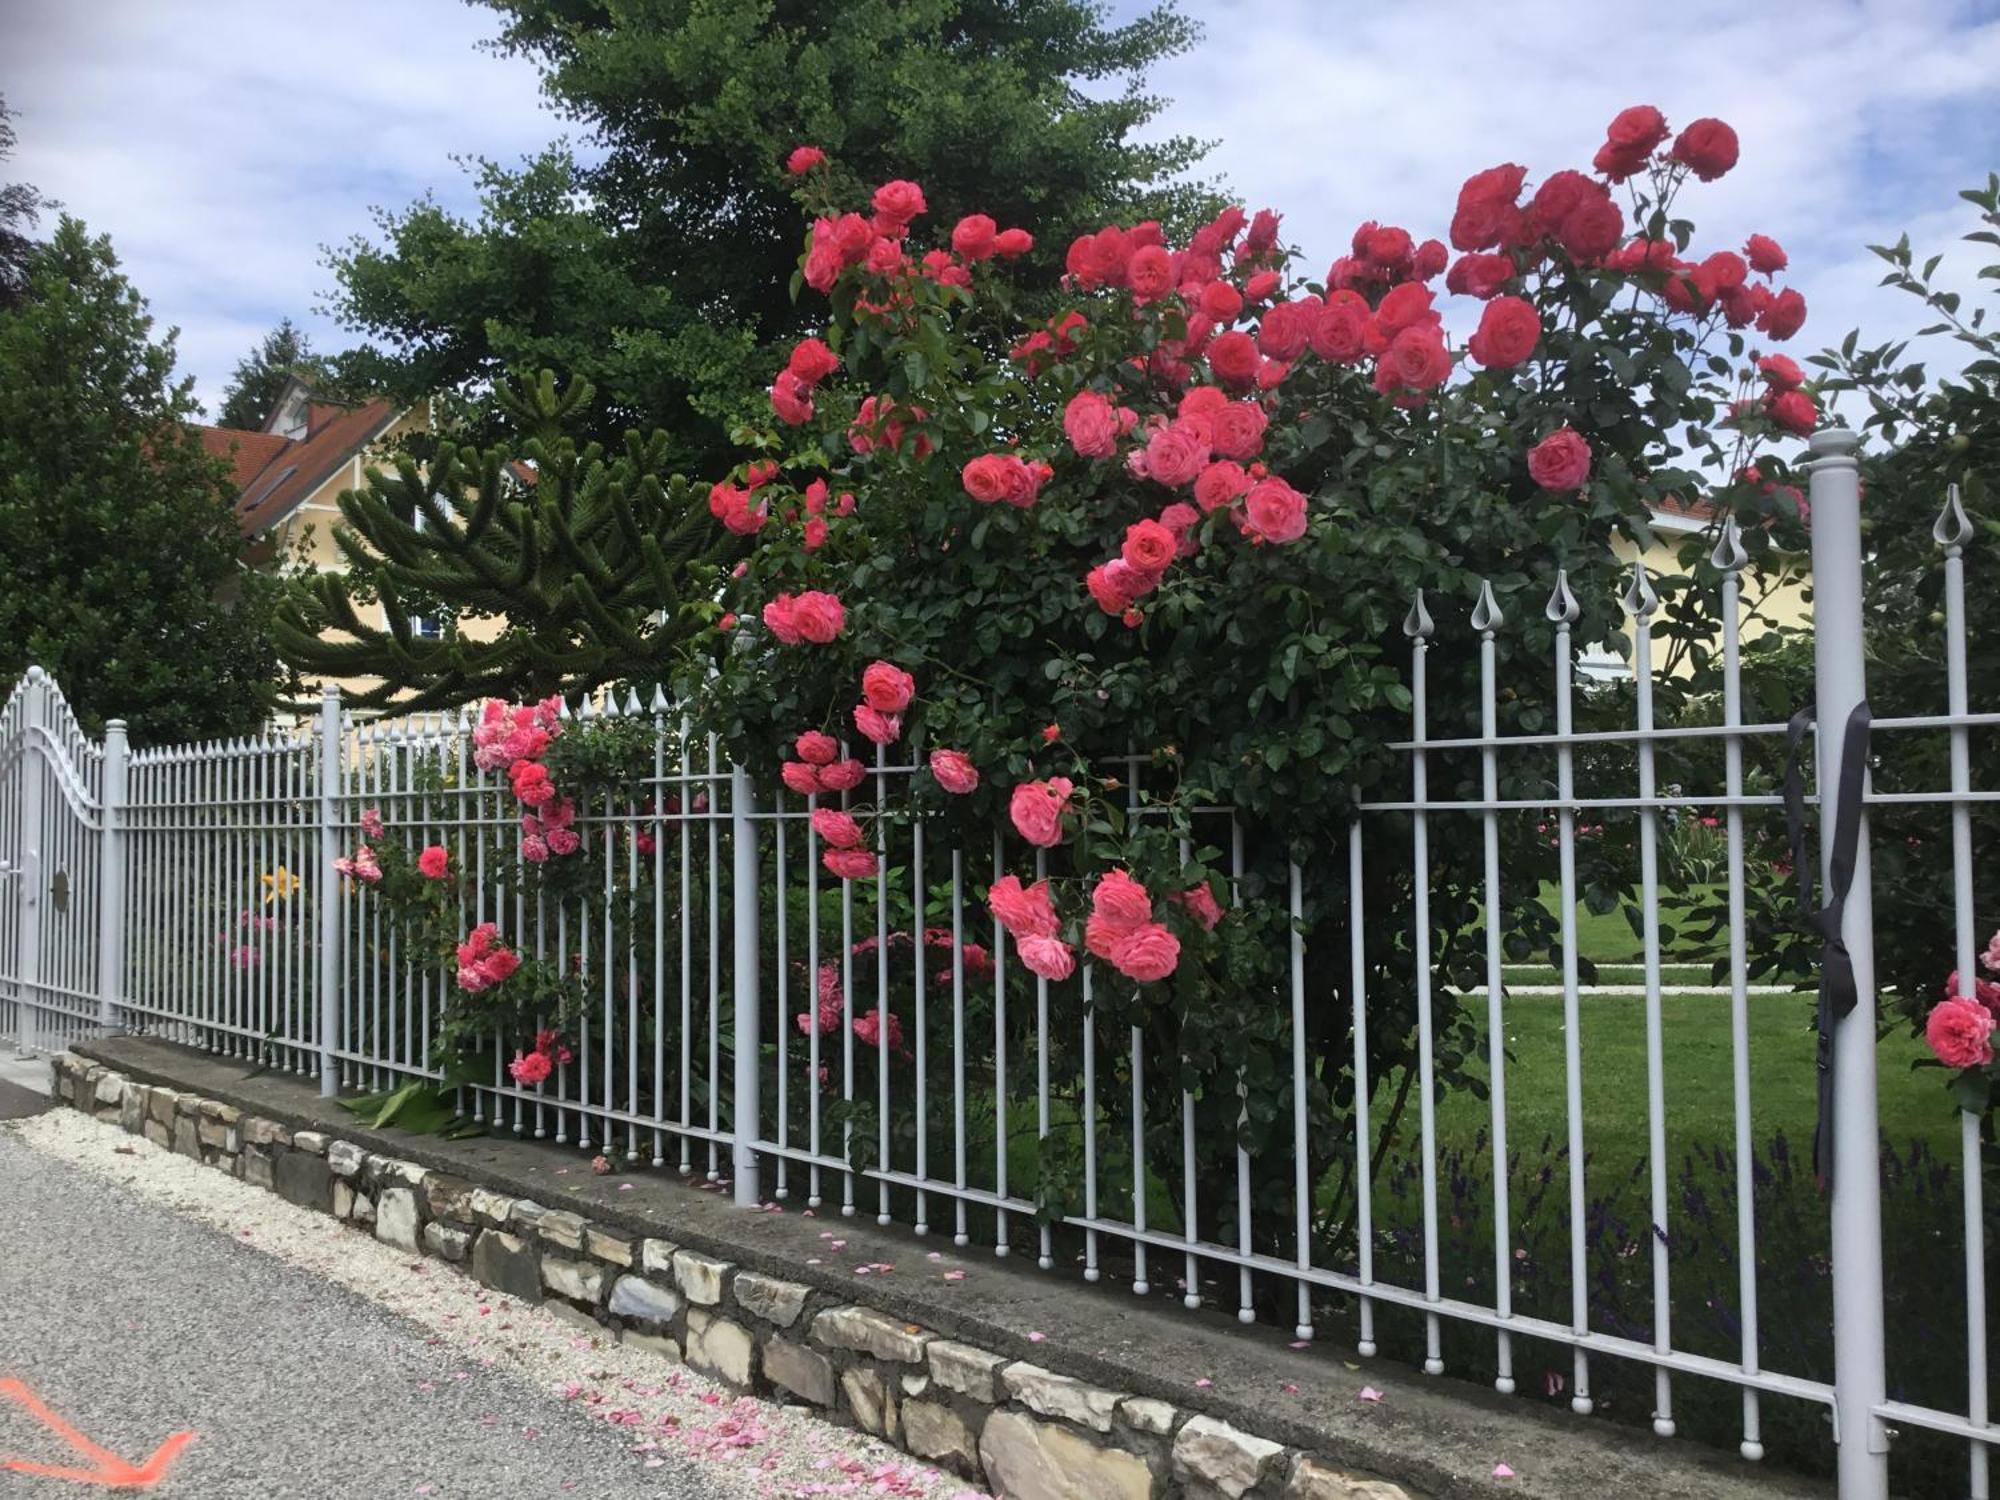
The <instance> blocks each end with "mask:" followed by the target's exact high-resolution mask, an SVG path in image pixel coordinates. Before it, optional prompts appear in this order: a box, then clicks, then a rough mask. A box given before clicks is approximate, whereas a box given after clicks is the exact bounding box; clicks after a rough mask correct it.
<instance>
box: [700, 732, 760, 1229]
mask: <svg viewBox="0 0 2000 1500" xmlns="http://www.w3.org/2000/svg"><path fill="white" fill-rule="evenodd" d="M711 764H712V760H711ZM756 811H757V802H756V794H755V793H754V792H753V791H752V790H751V786H750V776H749V773H748V772H746V771H745V770H744V769H743V767H741V766H734V767H732V768H731V769H730V773H729V824H730V840H731V845H730V847H731V852H732V853H733V854H734V855H735V858H736V870H735V890H734V891H733V892H732V904H733V905H734V907H735V910H734V911H733V912H732V913H731V917H730V919H731V923H732V925H733V926H734V928H735V932H736V960H735V966H734V967H735V975H734V979H735V1015H734V1017H733V1020H734V1023H735V1035H734V1038H733V1042H734V1046H735V1049H736V1059H735V1060H736V1069H735V1084H734V1090H733V1092H734V1095H735V1097H734V1100H733V1101H732V1108H731V1111H730V1147H731V1151H730V1187H731V1189H732V1191H733V1194H734V1196H735V1199H736V1206H737V1207H738V1208H755V1207H757V1206H758V1205H759V1204H760V1203H761V1202H762V1201H763V1199H762V1197H761V1195H760V1194H759V1193H758V1190H757V1188H758V1183H757V1142H758V1140H759V1139H760V1138H761V1135H760V1132H761V1130H762V1125H761V1124H760V1122H759V1119H758V1115H759V1113H760V1111H759V1109H758V1104H759V1102H760V1101H759V1097H758V1090H757V1062H758V1057H759V1055H760V1051H761V1044H760V1042H759V1039H758V1035H757V1029H758V1026H757V1023H758V1019H759V1016H760V1015H761V1009H760V1006H759V1003H758V991H759V989H760V988H761V986H760V984H759V983H758V971H757V963H758V954H757V926H758V916H759V914H760V912H761V910H762V907H761V892H760V891H759V890H758V888H757V824H756V822H755V815H756ZM713 812H714V807H713V804H711V806H710V813H711V815H712V814H713ZM710 826H711V827H712V826H714V825H713V824H711V825H710ZM721 1082H722V1081H721V1080H720V1079H719V1078H711V1080H710V1087H712V1088H717V1089H719V1088H720V1087H721Z"/></svg>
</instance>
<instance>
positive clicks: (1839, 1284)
mask: <svg viewBox="0 0 2000 1500" xmlns="http://www.w3.org/2000/svg"><path fill="white" fill-rule="evenodd" d="M1857 445H1858V439H1857V438H1856V436H1855V434H1854V433H1853V432H1851V431H1849V430H1848V429H1846V428H1844V427H1828V428H1823V429H1822V430H1821V431H1819V432H1817V433H1815V434H1814V435H1813V439H1812V575H1813V677H1814V692H1815V703H1816V719H1817V728H1816V730H1815V733H1814V740H1815V743H1816V745H1817V748H1818V759H1819V795H1820V805H1819V827H1820V878H1821V883H1822V885H1826V884H1828V883H1830V882H1831V880H1832V878H1833V872H1832V868H1831V866H1832V858H1833V847H1834V838H1833V830H1834V823H1835V809H1834V801H1835V792H1836V789H1837V788H1838V787H1839V786H1840V773H1841V758H1842V756H1843V755H1844V754H1845V750H1846V747H1845V744H1844V738H1845V731H1846V728H1847V720H1848V716H1849V715H1850V714H1851V713H1852V712H1853V711H1854V708H1855V706H1856V705H1857V704H1859V703H1861V702H1863V701H1864V700H1865V699H1866V698H1867V696H1868V680H1867V671H1866V668H1865V667H1864V665H1863V655H1862V652H1863V639H1862V635H1863V632H1862V621H1863V618H1864V616H1863V613H1862V611H1863V608H1864V595H1863V591H1862V585H1861V469H1860V465H1859V464H1858V463H1856V461H1855V457H1854V451H1855V448H1856V447H1857ZM1863 784H1864V786H1865V785H1866V782H1865V781H1864V783H1863ZM1860 828H1861V837H1860V841H1859V843H1858V845H1857V847H1856V850H1855V855H1854V880H1853V885H1852V887H1851V888H1850V890H1849V892H1848V896H1847V902H1846V909H1845V911H1844V913H1843V915H1842V919H1841V936H1842V937H1843V938H1844V939H1845V941H1846V944H1847V951H1848V954H1849V956H1850V958H1851V959H1852V961H1853V965H1854V988H1855V992H1856V994H1857V996H1858V997H1859V998H1858V1000H1857V1003H1856V1005H1855V1007H1854V1009H1853V1010H1852V1011H1850V1012H1849V1013H1848V1014H1847V1015H1846V1016H1844V1017H1842V1018H1841V1019H1839V1020H1838V1021H1836V1022H1834V1023H1833V1028H1834V1029H1833V1130H1832V1135H1833V1203H1832V1218H1833V1243H1832V1251H1833V1364H1834V1374H1833V1394H1834V1436H1835V1440H1836V1441H1837V1443H1838V1444H1839V1452H1838V1459H1837V1467H1836V1473H1837V1475H1838V1478H1839V1484H1840V1500H1887V1497H1888V1494H1889V1433H1888V1429H1887V1427H1886V1426H1885V1425H1884V1423H1883V1421H1882V1419H1881V1417H1880V1416H1879V1415H1878V1414H1877V1409H1878V1408H1879V1407H1880V1406H1881V1405H1882V1403H1883V1402H1884V1400H1885V1399H1886V1398H1887V1382H1886V1377H1885V1374H1884V1369H1883V1366H1884V1343H1885V1340H1884V1334H1883V1316H1882V1177H1881V1164H1880V1151H1881V1147H1880V1143H1879V1141H1880V1136H1879V1128H1880V1127H1879V1124H1878V1121H1877V1117H1876V1096H1875V1015H1876V1007H1875V926H1874V923H1875V912H1874V900H1873V897H1872V896H1871V894H1870V891H1869V885H1868V820H1867V817H1866V810H1865V809H1863V816H1862V818H1861V823H1860Z"/></svg>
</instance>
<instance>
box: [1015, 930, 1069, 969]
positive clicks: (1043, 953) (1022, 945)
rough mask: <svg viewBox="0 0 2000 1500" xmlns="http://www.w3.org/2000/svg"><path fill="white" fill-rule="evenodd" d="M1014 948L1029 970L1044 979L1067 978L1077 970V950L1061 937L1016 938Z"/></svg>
mask: <svg viewBox="0 0 2000 1500" xmlns="http://www.w3.org/2000/svg"><path fill="white" fill-rule="evenodd" d="M1014 948H1015V951H1016V952H1018V953H1019V954H1020V955H1021V963H1022V964H1023V965H1024V966H1025V967H1026V968H1027V970H1028V972H1029V973H1031V974H1037V975H1040V976H1041V977H1042V978H1043V979H1067V978H1069V977H1070V975H1072V974H1074V973H1075V972H1076V952H1075V950H1074V949H1072V948H1071V947H1070V945H1069V944H1068V943H1065V942H1063V941H1062V940H1061V939H1060V938H1053V937H1024V938H1016V939H1014Z"/></svg>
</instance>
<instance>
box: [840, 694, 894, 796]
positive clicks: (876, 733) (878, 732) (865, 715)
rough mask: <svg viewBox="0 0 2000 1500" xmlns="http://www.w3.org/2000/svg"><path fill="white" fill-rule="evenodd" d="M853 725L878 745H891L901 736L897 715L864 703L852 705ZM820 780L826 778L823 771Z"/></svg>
mask: <svg viewBox="0 0 2000 1500" xmlns="http://www.w3.org/2000/svg"><path fill="white" fill-rule="evenodd" d="M854 727H855V728H856V729H857V730H859V731H860V732H861V737H862V738H863V739H865V740H872V741H873V742H874V743H876V744H878V745H893V744H895V743H896V741H897V740H899V739H901V738H902V736H903V721H902V719H901V718H900V717H899V716H898V715H896V714H885V713H883V712H882V711H881V710H880V709H877V708H870V707H869V706H868V705H867V704H866V703H857V704H856V705H855V706H854ZM820 780H821V782H825V780H826V773H825V772H824V771H822V772H821V773H820Z"/></svg>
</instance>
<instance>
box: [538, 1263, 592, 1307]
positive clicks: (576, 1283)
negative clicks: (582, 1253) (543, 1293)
mask: <svg viewBox="0 0 2000 1500" xmlns="http://www.w3.org/2000/svg"><path fill="white" fill-rule="evenodd" d="M542 1285H543V1286H545V1287H547V1288H548V1289H549V1290H550V1291H552V1292H554V1293H555V1294H556V1295H557V1296H558V1297H568V1298H570V1299H572V1300H573V1301H577V1302H588V1303H590V1304H591V1305H592V1306H593V1307H594V1306H596V1305H597V1304H598V1303H600V1302H602V1301H603V1300H604V1267H602V1266H594V1265H591V1264H590V1263H589V1262H588V1261H581V1260H570V1259H568V1258H566V1257H564V1256H561V1255H545V1256H543V1257H542Z"/></svg>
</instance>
